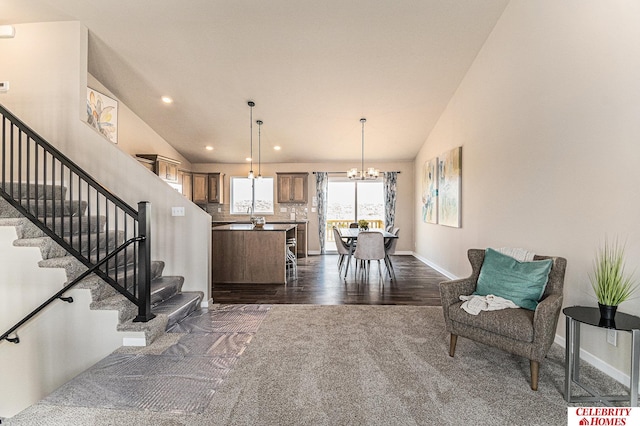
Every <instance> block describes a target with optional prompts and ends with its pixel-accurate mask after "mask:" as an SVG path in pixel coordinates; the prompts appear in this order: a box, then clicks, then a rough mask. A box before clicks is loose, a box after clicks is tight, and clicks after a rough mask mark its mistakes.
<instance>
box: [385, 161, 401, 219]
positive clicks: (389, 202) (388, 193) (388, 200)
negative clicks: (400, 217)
mask: <svg viewBox="0 0 640 426" xmlns="http://www.w3.org/2000/svg"><path fill="white" fill-rule="evenodd" d="M382 176H383V178H384V185H383V186H384V222H385V227H388V226H393V225H394V224H395V220H396V183H397V181H398V172H384V173H383V174H382Z"/></svg>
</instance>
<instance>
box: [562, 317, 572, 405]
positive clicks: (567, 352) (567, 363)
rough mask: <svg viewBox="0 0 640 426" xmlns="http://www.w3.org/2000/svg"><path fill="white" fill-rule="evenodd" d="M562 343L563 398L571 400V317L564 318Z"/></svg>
mask: <svg viewBox="0 0 640 426" xmlns="http://www.w3.org/2000/svg"><path fill="white" fill-rule="evenodd" d="M564 335H565V345H564V400H565V401H567V402H570V401H571V381H572V380H573V377H572V374H571V373H572V371H573V319H571V317H567V318H566V319H565V333H564Z"/></svg>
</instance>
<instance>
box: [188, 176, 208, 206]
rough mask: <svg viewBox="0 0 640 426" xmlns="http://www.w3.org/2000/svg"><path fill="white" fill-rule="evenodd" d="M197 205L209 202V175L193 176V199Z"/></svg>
mask: <svg viewBox="0 0 640 426" xmlns="http://www.w3.org/2000/svg"><path fill="white" fill-rule="evenodd" d="M191 201H193V202H194V203H196V204H207V203H208V202H209V175H208V174H206V173H194V174H193V199H192V200H191Z"/></svg>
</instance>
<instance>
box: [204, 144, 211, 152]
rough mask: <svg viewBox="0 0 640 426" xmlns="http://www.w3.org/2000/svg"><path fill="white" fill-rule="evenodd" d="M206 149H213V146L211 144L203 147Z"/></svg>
mask: <svg viewBox="0 0 640 426" xmlns="http://www.w3.org/2000/svg"><path fill="white" fill-rule="evenodd" d="M204 149H206V150H207V151H213V147H212V146H211V145H207V146H205V147H204Z"/></svg>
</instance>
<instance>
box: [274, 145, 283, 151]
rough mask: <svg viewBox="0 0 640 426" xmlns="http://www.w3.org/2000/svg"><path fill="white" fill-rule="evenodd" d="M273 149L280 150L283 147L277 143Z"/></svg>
mask: <svg viewBox="0 0 640 426" xmlns="http://www.w3.org/2000/svg"><path fill="white" fill-rule="evenodd" d="M273 149H274V150H276V151H280V150H281V149H282V148H280V145H276V146H274V147H273Z"/></svg>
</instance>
